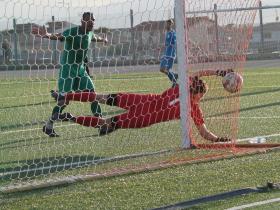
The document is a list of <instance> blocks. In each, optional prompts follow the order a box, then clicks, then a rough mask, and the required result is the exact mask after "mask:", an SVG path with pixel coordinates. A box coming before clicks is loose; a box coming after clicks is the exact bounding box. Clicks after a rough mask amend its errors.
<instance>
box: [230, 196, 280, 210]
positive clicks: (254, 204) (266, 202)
mask: <svg viewBox="0 0 280 210" xmlns="http://www.w3.org/2000/svg"><path fill="white" fill-rule="evenodd" d="M274 202H280V198H274V199H270V200H264V201H258V202H255V203H250V204H246V205H242V206H236V207H232V208H229V209H226V210H240V209H245V208H250V207H254V206H261V205H264V204H269V203H274ZM264 209H265V208H264Z"/></svg>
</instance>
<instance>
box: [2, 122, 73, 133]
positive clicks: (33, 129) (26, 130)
mask: <svg viewBox="0 0 280 210" xmlns="http://www.w3.org/2000/svg"><path fill="white" fill-rule="evenodd" d="M69 126H78V124H68V125H58V126H55V127H56V128H61V127H69ZM36 130H42V128H41V127H40V128H31V129H24V130H14V131H6V132H1V134H11V133H20V132H28V131H36Z"/></svg>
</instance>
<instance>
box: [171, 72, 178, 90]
mask: <svg viewBox="0 0 280 210" xmlns="http://www.w3.org/2000/svg"><path fill="white" fill-rule="evenodd" d="M177 80H178V74H176V73H174V79H173V81H172V88H174V87H176V85H177Z"/></svg>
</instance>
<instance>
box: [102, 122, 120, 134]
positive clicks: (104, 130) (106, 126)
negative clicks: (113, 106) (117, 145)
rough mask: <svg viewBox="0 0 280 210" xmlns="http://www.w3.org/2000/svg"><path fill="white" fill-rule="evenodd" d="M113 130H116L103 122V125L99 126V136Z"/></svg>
mask: <svg viewBox="0 0 280 210" xmlns="http://www.w3.org/2000/svg"><path fill="white" fill-rule="evenodd" d="M115 130H116V128H115V127H112V126H109V125H107V124H105V125H103V126H101V128H99V136H104V135H107V134H109V133H112V132H113V131H115Z"/></svg>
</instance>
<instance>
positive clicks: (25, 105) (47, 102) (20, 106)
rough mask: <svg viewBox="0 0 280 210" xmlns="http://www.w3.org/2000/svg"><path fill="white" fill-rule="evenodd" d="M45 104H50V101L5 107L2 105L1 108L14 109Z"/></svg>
mask: <svg viewBox="0 0 280 210" xmlns="http://www.w3.org/2000/svg"><path fill="white" fill-rule="evenodd" d="M45 104H50V101H44V102H40V103H33V104H22V105H12V106H4V107H0V110H5V109H13V108H22V107H29V106H40V105H45Z"/></svg>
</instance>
